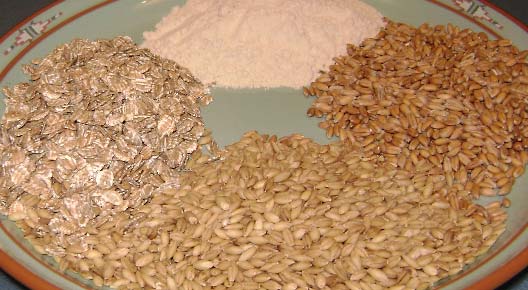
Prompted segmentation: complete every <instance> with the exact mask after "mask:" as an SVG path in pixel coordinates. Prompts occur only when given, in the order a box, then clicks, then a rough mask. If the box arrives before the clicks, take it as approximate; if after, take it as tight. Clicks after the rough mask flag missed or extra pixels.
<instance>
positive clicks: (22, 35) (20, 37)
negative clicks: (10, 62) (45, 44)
mask: <svg viewBox="0 0 528 290" xmlns="http://www.w3.org/2000/svg"><path fill="white" fill-rule="evenodd" d="M61 15H62V12H58V13H57V14H55V15H53V16H52V17H50V18H48V19H46V20H40V21H34V20H32V21H31V22H30V23H29V24H28V25H25V26H23V27H22V28H20V29H19V30H18V34H17V35H16V38H15V41H14V42H13V43H12V44H11V45H10V46H9V47H8V48H7V49H6V50H4V55H8V54H9V53H10V52H11V51H12V50H13V49H15V48H16V47H18V46H22V45H24V44H26V43H28V42H30V41H32V40H33V39H35V38H36V37H38V36H39V35H40V34H42V33H43V32H44V31H45V30H46V28H48V26H49V25H50V23H51V22H53V21H54V20H55V19H57V18H59V17H60V16H61Z"/></svg>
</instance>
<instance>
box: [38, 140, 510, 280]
mask: <svg viewBox="0 0 528 290" xmlns="http://www.w3.org/2000/svg"><path fill="white" fill-rule="evenodd" d="M216 157H218V158H211V157H210V156H207V155H205V154H204V153H202V152H201V151H196V152H195V153H193V156H192V158H191V159H190V160H189V162H188V163H187V167H186V170H185V171H184V172H181V174H180V175H179V182H178V183H165V184H163V185H161V186H160V187H159V188H158V190H157V191H156V194H155V195H152V197H151V200H150V201H149V202H148V203H145V204H143V205H141V206H139V207H137V208H130V209H128V210H127V211H126V212H122V213H119V214H117V215H116V216H115V217H114V218H113V219H112V220H109V221H107V222H106V223H105V224H102V225H100V226H98V227H97V228H93V230H92V231H91V232H90V237H89V239H87V240H85V242H86V243H85V247H84V248H83V247H81V248H71V249H69V250H67V251H65V252H64V253H63V255H61V256H60V257H59V258H57V259H58V260H59V263H62V265H64V267H65V268H66V267H67V268H69V269H72V270H74V271H77V272H80V273H81V275H82V276H83V277H86V278H89V279H93V280H94V283H96V284H105V285H112V286H114V287H116V288H119V289H139V288H145V289H209V288H211V287H217V288H216V289H228V288H229V289H387V288H391V289H425V288H427V287H429V286H430V285H431V284H432V283H434V282H435V281H438V280H439V279H441V278H443V277H446V276H448V275H453V274H455V273H457V272H459V271H460V270H461V269H462V267H463V266H464V265H466V264H468V263H471V262H472V261H473V260H474V259H475V257H476V256H478V255H480V254H482V253H484V252H485V251H487V249H488V248H489V247H490V246H491V245H492V244H493V243H494V242H495V240H496V239H497V238H498V236H499V235H500V234H501V233H502V232H503V231H504V229H505V226H504V219H503V215H504V212H503V210H502V208H501V205H500V204H490V205H488V207H487V208H485V207H482V206H478V205H472V206H469V207H468V208H467V209H456V208H453V207H451V206H450V204H449V203H448V202H447V200H445V199H444V198H443V197H442V196H440V195H439V194H438V193H425V191H426V187H427V185H426V184H424V183H423V182H421V180H422V179H423V178H424V177H427V175H428V173H427V172H420V171H416V170H406V169H402V168H398V167H397V166H395V165H392V164H389V163H385V164H374V163H372V162H370V161H369V160H368V159H364V156H363V155H362V153H361V152H360V151H359V150H358V148H355V147H354V146H350V145H349V144H346V145H345V144H344V143H333V144H330V145H319V144H316V143H314V142H312V141H311V140H309V139H307V138H304V137H302V136H300V135H292V136H289V137H285V138H281V139H278V138H277V137H275V136H267V135H259V134H257V133H256V132H249V133H247V134H245V135H244V137H243V138H242V139H241V140H240V141H239V142H237V143H235V144H232V145H230V146H227V147H226V149H225V150H224V151H222V152H220V154H219V156H216ZM322 164H324V166H322ZM285 172H287V174H286V173H285ZM285 193H288V194H287V196H288V198H286V197H285V196H286V194H285ZM277 201H278V202H277ZM48 238H49V237H48ZM43 239H44V238H42V237H40V238H39V237H36V238H35V239H34V240H32V242H33V243H34V244H36V245H37V246H38V245H43V243H44V240H43Z"/></svg>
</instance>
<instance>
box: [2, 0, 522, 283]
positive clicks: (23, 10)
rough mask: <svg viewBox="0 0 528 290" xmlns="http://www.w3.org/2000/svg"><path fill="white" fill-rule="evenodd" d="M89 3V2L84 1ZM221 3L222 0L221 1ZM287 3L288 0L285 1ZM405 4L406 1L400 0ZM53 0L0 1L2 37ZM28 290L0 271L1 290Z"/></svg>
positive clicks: (518, 3)
mask: <svg viewBox="0 0 528 290" xmlns="http://www.w3.org/2000/svg"><path fill="white" fill-rule="evenodd" d="M84 1H88V0H84ZM219 1H221V0H219ZM285 1H287V0H285ZM400 1H402V3H404V1H405V0H400ZM52 2H54V1H52V0H0V36H1V35H4V34H5V33H6V32H8V31H9V30H10V29H11V28H12V27H13V26H15V25H16V24H17V23H19V22H20V21H22V20H24V19H25V18H27V17H28V16H29V15H31V14H33V13H34V12H36V11H37V10H39V9H40V8H42V7H44V6H46V5H48V4H50V3H52ZM490 2H492V3H493V4H495V5H496V6H498V7H500V8H502V9H503V10H505V11H507V12H508V13H510V14H511V15H513V16H514V17H516V18H517V19H519V20H521V21H522V22H523V23H525V24H527V23H528V0H490ZM22 289H26V288H25V287H24V286H23V285H21V284H20V283H18V282H17V281H16V280H14V279H12V278H11V277H9V276H8V275H6V274H5V272H3V271H2V270H0V290H22ZM499 289H500V290H528V269H524V271H522V272H521V273H519V274H518V275H517V276H515V277H514V278H513V279H511V280H510V281H509V282H507V283H506V284H505V285H503V286H502V287H500V288H499Z"/></svg>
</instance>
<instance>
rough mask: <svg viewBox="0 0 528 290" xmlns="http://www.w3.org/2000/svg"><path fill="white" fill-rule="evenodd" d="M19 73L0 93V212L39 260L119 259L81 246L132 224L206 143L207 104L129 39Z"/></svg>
mask: <svg viewBox="0 0 528 290" xmlns="http://www.w3.org/2000/svg"><path fill="white" fill-rule="evenodd" d="M24 72H25V73H26V74H27V75H28V76H29V77H30V82H27V83H20V84H17V85H15V86H13V87H12V88H5V89H4V93H5V95H6V105H7V107H6V112H5V114H4V115H3V118H2V121H1V127H0V165H1V168H2V170H1V173H0V187H1V188H2V190H1V191H0V213H2V214H6V215H7V216H8V217H9V218H10V219H11V220H15V221H17V222H18V224H19V225H20V226H21V228H22V229H23V231H24V232H25V233H26V234H31V235H32V236H33V239H35V240H37V241H39V242H37V243H36V244H37V245H40V248H39V249H40V250H41V251H42V252H44V253H48V254H51V255H54V256H56V257H61V258H64V256H65V255H66V253H76V254H79V253H84V252H87V250H88V249H89V248H90V249H91V251H88V252H87V253H90V255H91V257H92V258H93V259H95V261H102V260H98V259H101V257H100V255H102V254H109V256H107V257H106V259H109V260H119V259H122V258H123V257H125V256H127V254H128V250H129V249H128V248H129V245H119V244H117V243H114V242H111V241H109V242H108V243H104V244H100V242H101V241H88V240H87V239H85V238H86V237H87V236H89V235H93V234H94V233H109V232H110V231H113V229H112V227H114V226H116V227H118V228H121V229H122V228H123V227H125V226H127V225H130V224H134V222H135V221H134V219H129V213H128V209H131V208H137V207H139V206H141V205H142V204H144V203H145V202H147V201H148V200H149V199H150V198H151V195H152V194H153V193H155V191H156V190H157V189H158V187H159V186H160V185H161V184H165V183H167V182H169V183H170V182H175V181H176V180H177V174H178V172H179V170H180V169H181V168H182V167H183V166H184V164H185V161H186V160H187V158H188V156H189V154H190V153H192V152H193V151H194V150H195V149H196V148H197V147H198V139H199V138H200V137H202V136H203V135H204V132H205V129H204V125H203V122H202V119H201V116H200V111H199V107H200V106H201V105H205V104H207V103H209V102H210V101H211V96H209V95H208V94H207V93H206V89H205V88H204V86H203V85H202V84H201V83H200V82H199V81H198V80H196V79H195V78H194V77H193V76H192V75H191V74H190V73H189V71H188V70H187V69H185V68H182V67H180V66H179V65H177V64H176V63H174V62H172V61H169V60H165V59H162V58H160V57H158V56H155V55H153V54H152V53H150V52H149V51H148V50H146V49H140V48H138V47H136V46H135V45H134V43H133V42H132V40H131V39H130V38H128V37H117V38H114V39H111V40H98V41H88V40H74V41H72V42H70V43H67V44H64V45H62V46H59V47H57V48H56V49H55V50H54V51H53V52H52V53H50V54H49V55H47V56H45V57H44V58H42V59H39V60H35V61H33V62H32V64H30V65H26V66H25V67H24ZM209 141H210V140H209ZM209 141H208V140H206V142H209ZM202 144H205V143H202ZM138 214H139V213H138ZM113 223H115V224H113ZM152 223H155V222H154V221H152ZM107 238H110V237H107ZM92 245H94V246H95V245H97V246H98V247H99V248H98V249H97V250H98V251H99V253H97V252H94V249H95V247H92ZM61 261H62V264H61V263H59V264H60V265H61V266H64V267H66V266H67V264H64V263H68V261H67V260H65V259H61ZM147 262H148V258H143V259H140V260H137V261H136V264H140V265H144V264H146V263H147ZM98 263H99V262H98ZM83 268H87V266H86V265H84V266H83ZM113 272H114V269H113V268H109V269H107V270H105V271H103V272H101V273H99V274H100V275H102V276H101V277H103V278H104V279H106V277H107V276H112V273H113ZM97 277H99V276H97ZM94 281H97V282H99V278H96V276H94Z"/></svg>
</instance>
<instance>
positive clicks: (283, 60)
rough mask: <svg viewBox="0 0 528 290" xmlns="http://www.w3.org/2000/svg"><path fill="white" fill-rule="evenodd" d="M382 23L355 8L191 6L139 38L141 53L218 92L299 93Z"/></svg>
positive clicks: (325, 3) (276, 2) (342, 2)
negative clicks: (173, 65)
mask: <svg viewBox="0 0 528 290" xmlns="http://www.w3.org/2000/svg"><path fill="white" fill-rule="evenodd" d="M382 17H383V16H382V15H381V14H380V13H379V12H378V11H376V9H374V8H373V7H371V6H369V5H367V4H365V3H363V2H361V1H358V0H221V1H220V0H189V1H187V3H185V5H183V6H176V7H174V8H173V9H172V11H171V12H170V13H169V14H168V15H167V16H166V17H164V18H163V19H162V20H161V22H159V23H158V24H157V25H156V29H155V31H152V32H145V33H144V34H143V37H144V38H145V42H144V43H143V44H142V46H143V47H146V48H149V49H151V50H152V51H153V52H154V53H156V54H159V55H161V56H163V57H166V58H169V59H172V60H174V61H176V62H177V63H179V64H181V65H183V66H185V67H187V68H189V69H190V70H191V71H192V73H193V74H194V75H196V76H197V77H198V78H199V79H200V80H201V81H202V82H204V83H205V84H215V85H217V86H221V87H233V88H240V87H249V88H258V87H281V86H282V87H293V88H300V87H302V86H305V85H309V83H310V82H311V81H312V80H313V79H314V77H315V76H316V75H317V74H318V72H319V71H320V70H326V69H328V66H329V65H330V64H332V57H334V56H336V55H343V54H345V53H346V44H347V43H351V44H356V45H357V44H359V43H360V42H361V41H362V40H364V39H365V38H368V37H373V36H375V35H376V34H377V33H378V31H379V29H380V28H381V27H382V26H383V25H384V23H383V19H382Z"/></svg>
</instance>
